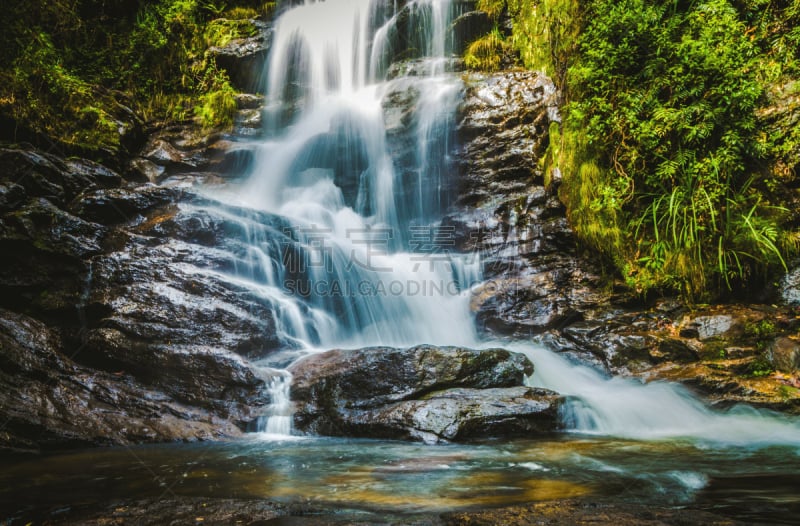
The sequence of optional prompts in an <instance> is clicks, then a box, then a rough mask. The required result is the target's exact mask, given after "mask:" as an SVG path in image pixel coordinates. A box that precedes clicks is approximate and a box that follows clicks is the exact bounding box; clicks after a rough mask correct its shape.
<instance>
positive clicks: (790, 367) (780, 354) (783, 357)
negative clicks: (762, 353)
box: [767, 336, 800, 373]
mask: <svg viewBox="0 0 800 526" xmlns="http://www.w3.org/2000/svg"><path fill="white" fill-rule="evenodd" d="M798 340H799V339H798V338H797V337H788V336H781V337H779V338H776V339H775V340H773V341H772V342H771V343H770V344H769V346H768V347H767V359H768V360H769V362H770V363H771V364H772V366H773V367H775V369H777V370H779V371H783V372H786V373H795V372H797V371H798V370H800V341H798Z"/></svg>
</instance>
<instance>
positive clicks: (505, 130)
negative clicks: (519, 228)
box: [456, 72, 559, 205]
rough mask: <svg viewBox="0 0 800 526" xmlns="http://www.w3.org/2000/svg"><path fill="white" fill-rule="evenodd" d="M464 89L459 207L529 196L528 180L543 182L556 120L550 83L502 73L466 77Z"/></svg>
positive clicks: (534, 76) (536, 75)
mask: <svg viewBox="0 0 800 526" xmlns="http://www.w3.org/2000/svg"><path fill="white" fill-rule="evenodd" d="M466 86H467V88H466V94H465V97H464V99H463V102H462V103H461V106H460V108H459V117H458V128H457V134H458V139H459V144H460V145H461V146H460V149H459V151H458V153H457V154H456V157H457V159H458V161H459V162H458V165H457V170H458V171H459V173H461V174H462V176H461V184H462V186H461V193H460V196H459V201H458V202H459V203H461V204H463V205H480V204H481V203H483V202H485V201H487V200H491V199H493V198H495V196H497V195H503V196H505V197H506V198H509V197H516V196H523V195H527V193H526V190H527V188H528V186H529V184H530V182H531V179H534V178H538V179H541V174H540V173H539V172H538V168H537V166H538V160H539V159H540V158H541V156H542V154H543V153H544V151H545V149H546V148H547V144H548V143H547V140H548V129H549V126H550V123H551V122H554V121H557V120H559V117H558V110H557V105H556V104H557V93H556V88H555V86H554V85H553V82H552V81H551V80H550V79H549V78H547V77H546V76H544V75H541V74H539V73H536V72H503V73H498V74H494V75H480V74H470V75H469V76H468V77H467V78H466Z"/></svg>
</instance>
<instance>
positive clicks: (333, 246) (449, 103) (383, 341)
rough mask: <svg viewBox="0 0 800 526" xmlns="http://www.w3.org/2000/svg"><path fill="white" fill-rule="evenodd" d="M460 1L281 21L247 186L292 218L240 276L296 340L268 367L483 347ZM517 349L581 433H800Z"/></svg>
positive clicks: (732, 437) (274, 426) (280, 382)
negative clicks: (467, 166)
mask: <svg viewBox="0 0 800 526" xmlns="http://www.w3.org/2000/svg"><path fill="white" fill-rule="evenodd" d="M452 12H453V8H452V6H451V5H450V3H449V2H447V1H446V0H417V1H414V2H410V3H408V4H407V5H405V6H404V7H398V6H396V5H395V6H392V5H391V4H389V3H387V2H381V1H378V0H325V1H320V2H308V3H305V4H302V5H298V6H295V7H292V8H290V9H288V10H286V11H285V12H284V13H283V14H282V15H281V16H280V17H279V18H278V20H277V22H276V25H275V34H274V43H273V47H272V51H271V55H270V59H269V64H268V71H269V80H268V88H267V93H268V94H267V103H268V113H269V119H268V123H269V124H268V126H267V129H266V139H265V141H264V142H263V144H262V145H261V146H260V150H259V152H258V153H257V163H256V167H255V169H254V171H253V173H252V175H251V177H250V179H249V182H248V183H247V184H246V186H245V188H244V189H243V191H242V194H241V196H240V197H241V199H242V200H243V201H244V202H245V203H246V204H247V205H249V206H250V207H252V208H256V209H260V210H264V211H267V212H270V213H271V214H274V215H277V216H279V217H281V218H283V221H285V224H282V225H270V229H269V231H268V232H266V234H265V233H264V232H263V231H259V230H258V229H257V228H256V229H253V230H252V232H253V234H252V235H251V236H250V239H249V240H248V241H249V250H248V256H247V258H245V259H246V263H244V264H243V265H242V268H244V269H246V270H247V272H242V269H239V271H238V275H239V276H240V277H242V279H246V280H248V282H249V283H250V286H251V287H254V288H257V289H259V290H263V291H264V294H265V296H268V297H269V298H271V300H272V301H273V304H274V305H275V312H276V316H277V318H278V327H279V328H280V330H282V331H283V332H284V333H285V335H286V337H287V339H289V340H291V341H293V342H294V343H295V344H296V347H297V349H298V350H297V352H295V353H293V352H289V357H288V358H287V355H286V353H282V354H279V355H277V357H276V358H273V359H272V360H271V361H268V362H267V363H266V364H265V365H267V366H273V367H281V366H286V365H287V364H288V362H290V361H291V357H296V356H300V355H301V354H302V353H305V352H313V351H314V350H316V349H323V350H324V349H328V348H332V347H334V346H346V347H364V346H370V345H396V346H407V345H412V344H417V343H432V344H447V345H465V346H472V347H481V346H485V345H487V342H480V341H479V339H478V337H477V334H476V331H475V328H474V324H473V320H472V317H471V314H470V310H469V300H470V298H469V289H470V287H471V286H472V285H474V284H476V283H477V282H478V281H479V280H480V275H479V271H478V269H479V266H478V261H477V258H475V257H470V256H469V255H458V254H452V253H449V252H447V250H446V247H447V246H448V245H447V243H446V239H445V240H444V241H445V242H444V243H442V241H443V240H442V236H441V232H439V231H438V230H437V228H438V227H437V225H436V223H435V221H436V219H437V217H441V213H442V212H443V211H444V209H445V207H446V206H447V204H448V199H449V195H448V190H447V189H448V177H449V176H448V167H447V151H448V149H449V141H450V136H451V132H452V119H453V115H454V113H455V106H456V104H457V103H458V95H459V92H460V81H459V79H458V78H457V77H456V76H455V75H454V74H452V73H448V72H447V67H446V65H447V64H448V63H449V62H448V55H447V54H448V52H449V44H448V41H447V36H446V35H447V28H448V27H449V25H450V21H451V18H452ZM409 20H410V21H411V22H409ZM402 21H405V22H406V23H407V24H408V27H403V26H402V24H401V22H402ZM409 28H413V29H412V30H411V31H409ZM403 45H404V46H405V49H406V50H408V49H416V50H421V53H420V57H419V58H418V59H417V60H416V61H415V63H414V65H413V66H410V67H409V68H408V69H409V70H411V74H410V75H407V76H405V77H395V78H392V79H389V77H390V76H391V75H389V71H390V69H391V68H390V67H389V66H390V64H391V62H392V58H393V56H396V55H399V53H398V50H400V49H401V46H403ZM398 89H400V90H401V92H402V93H405V94H411V96H412V97H413V98H414V101H413V105H412V106H413V111H412V113H411V115H407V116H405V118H404V120H403V123H402V126H401V127H402V128H404V130H405V133H407V135H408V137H410V139H407V140H406V143H409V144H410V145H411V146H409V148H410V149H411V151H412V153H411V155H408V154H407V153H408V152H406V155H404V159H403V161H402V163H400V162H399V161H398V159H396V158H393V155H392V152H391V151H390V148H389V146H388V140H387V131H386V129H387V123H386V122H385V100H386V98H387V97H388V96H389V95H390V94H392V93H394V94H396V93H398V91H397V90H398ZM393 90H394V91H393ZM409 159H410V160H409ZM278 226H280V227H281V228H280V230H279V229H278ZM259 232H260V233H259ZM437 235H438V236H439V238H438V243H437ZM445 237H446V236H445ZM276 239H280V240H281V241H276ZM432 246H433V247H434V248H435V249H436V250H431V247H432ZM442 248H444V249H445V250H443V251H442V250H441V249H442ZM495 345H496V344H495ZM500 345H503V343H500ZM505 346H507V347H508V346H509V345H508V344H505ZM511 347H512V348H513V349H514V350H517V351H520V352H525V353H527V354H528V355H530V356H531V357H532V359H533V361H534V363H535V364H536V374H535V375H534V377H533V378H532V379H531V381H532V382H533V383H535V384H536V385H539V386H544V387H548V388H551V389H553V390H556V391H558V392H560V393H562V394H564V395H567V396H569V397H570V398H569V401H568V402H567V404H565V406H564V414H563V417H564V420H565V424H566V425H567V426H568V427H569V428H570V429H572V430H573V431H577V432H583V433H595V434H605V435H614V436H627V437H634V438H663V437H695V438H700V439H708V440H721V441H730V442H745V443H752V442H769V443H800V426H799V425H798V424H796V423H793V422H790V421H785V420H783V421H782V420H779V419H776V418H772V417H770V416H769V415H767V414H763V413H759V412H756V411H753V410H749V411H746V410H741V411H738V412H732V413H728V414H721V413H716V412H713V411H710V410H709V409H707V408H706V407H705V406H703V405H702V404H701V403H700V402H698V401H697V400H695V399H693V398H692V397H691V396H690V395H689V394H688V393H686V392H685V391H683V390H682V389H680V388H678V387H676V386H672V385H668V384H652V385H642V384H640V383H638V382H634V381H630V380H621V379H612V380H608V379H606V378H603V377H601V376H600V375H599V374H597V373H595V372H593V371H591V370H589V369H587V368H584V367H577V366H574V365H571V364H568V363H567V362H566V361H564V360H563V359H561V358H560V357H558V356H556V355H555V354H553V353H550V352H548V351H547V350H545V349H542V348H537V347H534V346H531V345H522V344H519V343H517V344H511ZM288 385H289V384H288V377H287V376H286V375H282V376H279V377H278V379H277V380H275V381H274V382H273V384H272V387H271V389H270V390H271V394H272V401H273V404H272V405H271V406H270V408H269V409H268V410H269V411H270V413H269V418H267V419H266V421H265V424H264V427H263V428H262V431H267V432H268V433H278V434H285V433H287V432H288V431H289V428H288V422H289V420H290V418H289V416H288V413H287V411H288V407H289V406H288Z"/></svg>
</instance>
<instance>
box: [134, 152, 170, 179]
mask: <svg viewBox="0 0 800 526" xmlns="http://www.w3.org/2000/svg"><path fill="white" fill-rule="evenodd" d="M165 171H166V168H164V167H163V166H161V165H158V164H156V163H154V162H153V161H150V160H148V159H142V158H137V159H133V160H132V161H131V162H130V166H129V169H128V173H129V179H131V180H133V181H137V182H151V183H156V182H158V181H160V180H161V178H162V177H161V176H162V175H164V172H165Z"/></svg>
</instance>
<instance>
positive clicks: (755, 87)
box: [481, 0, 800, 299]
mask: <svg viewBox="0 0 800 526" xmlns="http://www.w3.org/2000/svg"><path fill="white" fill-rule="evenodd" d="M487 2H488V3H491V5H482V6H481V7H483V9H484V10H486V11H487V12H488V13H490V15H491V16H495V17H498V16H500V14H499V13H505V16H508V17H510V18H511V20H512V22H513V32H512V33H511V34H510V35H506V36H505V42H506V43H507V44H510V45H512V46H513V47H514V48H515V49H516V50H517V51H518V52H519V55H520V59H521V62H522V63H523V64H524V65H525V66H526V67H529V68H535V69H544V70H545V71H547V72H548V73H549V74H550V75H552V76H553V77H554V79H555V80H556V82H557V83H558V84H559V86H560V87H561V89H562V90H563V97H564V103H565V104H564V112H563V122H562V123H561V125H560V126H554V128H553V129H552V130H551V131H552V135H551V149H550V152H549V155H548V157H547V159H546V162H547V164H548V166H547V167H546V168H547V171H548V174H549V175H551V174H554V173H555V174H557V175H560V176H561V178H562V181H561V186H560V188H559V193H560V196H561V198H562V200H563V201H564V203H565V204H566V206H567V209H568V214H569V218H570V221H571V223H572V225H573V227H574V228H575V230H576V233H577V234H578V235H579V237H580V238H581V239H582V241H583V243H584V244H585V245H586V246H588V247H590V248H592V249H596V250H599V251H600V252H601V253H603V254H605V255H606V257H607V259H608V261H610V262H612V263H613V266H614V267H615V268H616V270H617V272H618V273H619V274H620V275H621V276H622V277H623V278H624V279H625V280H626V281H627V283H628V284H629V285H630V286H631V287H632V288H634V289H636V290H638V291H640V292H642V293H646V292H648V291H651V290H671V291H677V292H680V293H682V294H683V295H684V296H685V297H687V298H689V299H708V298H711V297H719V296H720V295H724V294H727V293H728V292H729V291H731V290H734V291H735V290H741V289H747V288H748V287H754V286H758V285H760V284H763V283H764V280H766V279H769V278H770V277H771V276H774V275H775V273H776V271H780V270H781V269H783V268H785V265H786V261H787V259H788V258H789V257H790V256H791V255H794V254H795V253H796V252H797V232H796V230H795V229H794V228H793V221H794V220H795V218H794V217H793V216H792V212H791V211H790V208H791V207H790V203H791V200H792V190H791V189H790V187H792V186H796V185H794V180H795V174H794V168H795V166H796V165H797V159H796V152H797V146H798V143H799V142H800V141H798V137H797V133H796V132H795V130H794V127H792V126H781V124H780V123H777V124H776V122H775V119H773V120H772V121H769V118H768V117H769V116H770V115H772V114H774V113H775V111H773V110H774V106H775V104H776V103H775V98H776V94H781V96H782V97H783V99H784V100H785V99H792V96H793V94H794V95H796V94H797V93H796V92H797V83H796V82H794V81H793V79H794V78H796V77H797V74H798V71H799V69H798V67H799V66H798V64H799V63H798V59H800V52H799V51H798V50H800V28H798V24H797V23H798V22H800V19H799V18H800V2H797V1H796V0H788V1H784V2H769V1H765V0H749V1H741V2H730V1H728V0H709V1H706V2H672V1H670V2H665V1H662V0H625V1H623V2H611V1H608V0H592V1H590V2H586V3H581V5H579V4H578V2H576V1H575V0H507V1H506V2H503V1H502V0H500V1H499V2H498V1H497V0H495V1H494V2H491V0H484V3H487ZM787 92H788V93H787ZM795 98H796V97H795ZM778 120H780V119H778Z"/></svg>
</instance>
